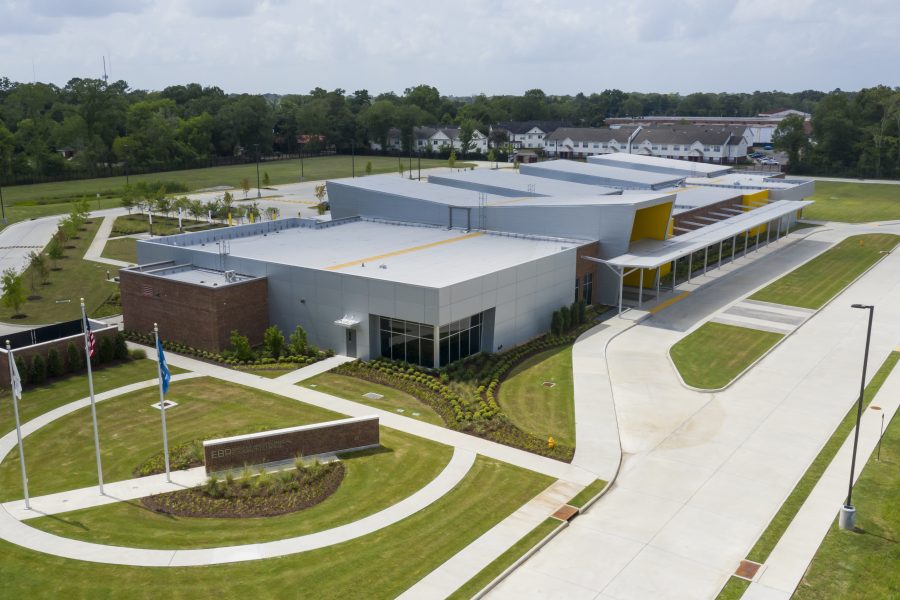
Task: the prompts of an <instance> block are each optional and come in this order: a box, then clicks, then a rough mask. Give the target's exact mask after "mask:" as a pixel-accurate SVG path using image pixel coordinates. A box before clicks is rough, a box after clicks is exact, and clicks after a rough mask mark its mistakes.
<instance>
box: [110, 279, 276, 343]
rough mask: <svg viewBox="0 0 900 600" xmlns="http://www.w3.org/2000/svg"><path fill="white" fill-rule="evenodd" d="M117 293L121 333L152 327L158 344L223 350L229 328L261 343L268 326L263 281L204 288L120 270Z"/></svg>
mask: <svg viewBox="0 0 900 600" xmlns="http://www.w3.org/2000/svg"><path fill="white" fill-rule="evenodd" d="M119 289H120V290H121V294H122V314H123V316H124V320H125V329H129V330H132V331H138V332H145V333H147V332H152V331H153V323H158V324H159V334H160V337H162V338H163V339H164V340H167V341H172V342H179V343H182V344H186V345H188V346H192V347H194V348H200V349H202V350H209V351H212V352H218V351H220V350H224V349H226V348H228V346H229V337H230V336H231V331H232V330H233V329H237V330H238V331H239V332H240V333H241V334H242V335H246V336H247V337H248V338H250V345H257V344H261V343H262V341H263V332H264V331H265V329H266V327H268V326H269V302H268V298H269V295H268V294H269V291H268V289H269V288H268V282H267V280H266V279H265V278H260V279H251V280H249V281H241V282H238V283H232V284H229V285H224V286H221V287H207V286H203V285H194V284H191V283H186V282H182V281H173V280H171V279H166V278H164V277H157V276H154V275H149V274H146V273H140V272H137V271H131V270H127V269H122V270H121V271H119Z"/></svg>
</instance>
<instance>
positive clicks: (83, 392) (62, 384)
mask: <svg viewBox="0 0 900 600" xmlns="http://www.w3.org/2000/svg"><path fill="white" fill-rule="evenodd" d="M169 371H171V373H172V374H173V375H176V374H178V373H183V372H184V370H183V369H179V368H178V367H173V366H171V365H170V366H169ZM156 376H157V371H156V363H155V362H154V361H152V360H134V361H130V362H126V363H121V364H116V365H110V366H107V367H102V368H99V369H94V393H95V394H99V393H101V392H105V391H107V390H112V389H115V388H118V387H122V386H123V385H128V384H129V383H136V382H138V381H146V380H148V379H155V378H156ZM173 385H174V384H173ZM87 395H88V382H87V371H85V373H83V374H81V375H73V376H70V377H66V378H65V379H58V380H56V381H54V382H52V383H47V384H44V385H39V386H29V387H26V388H25V390H24V392H23V393H22V400H20V401H19V418H20V419H21V420H22V423H27V422H28V421H30V420H31V419H33V418H35V417H37V416H39V415H42V414H44V413H45V412H49V411H51V410H53V409H54V408H57V407H60V406H62V405H63V404H68V403H69V402H74V401H75V400H80V399H81V398H86V397H87ZM15 426H16V423H15V419H14V418H13V409H12V401H11V399H10V397H9V390H8V389H7V388H3V390H2V392H0V435H3V434H5V433H6V432H8V431H11V430H12V429H13V428H14V427H15Z"/></svg>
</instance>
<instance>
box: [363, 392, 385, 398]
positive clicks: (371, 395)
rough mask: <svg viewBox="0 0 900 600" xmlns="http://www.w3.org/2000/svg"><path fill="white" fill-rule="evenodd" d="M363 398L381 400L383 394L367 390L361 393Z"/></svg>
mask: <svg viewBox="0 0 900 600" xmlns="http://www.w3.org/2000/svg"><path fill="white" fill-rule="evenodd" d="M363 398H368V399H369V400H381V399H382V398H384V396H383V395H382V394H376V393H375V392H368V393H365V394H363Z"/></svg>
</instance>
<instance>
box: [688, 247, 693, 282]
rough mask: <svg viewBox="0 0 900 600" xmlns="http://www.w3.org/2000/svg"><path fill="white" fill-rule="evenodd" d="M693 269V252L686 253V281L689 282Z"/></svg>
mask: <svg viewBox="0 0 900 600" xmlns="http://www.w3.org/2000/svg"><path fill="white" fill-rule="evenodd" d="M693 270H694V253H693V252H691V253H690V254H689V255H688V283H690V282H691V271H693Z"/></svg>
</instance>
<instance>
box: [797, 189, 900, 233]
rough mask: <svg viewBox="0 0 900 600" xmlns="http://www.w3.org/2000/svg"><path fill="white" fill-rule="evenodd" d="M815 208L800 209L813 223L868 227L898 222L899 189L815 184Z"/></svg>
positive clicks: (899, 209)
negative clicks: (832, 222)
mask: <svg viewBox="0 0 900 600" xmlns="http://www.w3.org/2000/svg"><path fill="white" fill-rule="evenodd" d="M809 200H815V202H816V203H815V204H813V205H811V206H808V207H806V208H804V209H803V218H805V219H812V220H814V221H842V222H844V223H870V222H872V221H893V220H896V219H900V186H897V185H890V184H883V183H845V182H838V181H817V182H816V193H815V194H813V195H812V196H810V198H809Z"/></svg>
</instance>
